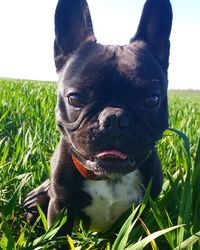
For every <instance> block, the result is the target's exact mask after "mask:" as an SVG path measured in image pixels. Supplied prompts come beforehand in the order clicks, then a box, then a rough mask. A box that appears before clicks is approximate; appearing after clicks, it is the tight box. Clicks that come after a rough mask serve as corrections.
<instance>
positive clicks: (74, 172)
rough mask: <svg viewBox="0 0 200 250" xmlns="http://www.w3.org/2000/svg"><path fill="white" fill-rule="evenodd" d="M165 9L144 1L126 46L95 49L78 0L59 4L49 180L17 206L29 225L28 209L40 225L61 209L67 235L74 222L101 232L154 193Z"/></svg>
mask: <svg viewBox="0 0 200 250" xmlns="http://www.w3.org/2000/svg"><path fill="white" fill-rule="evenodd" d="M171 24H172V9H171V5H170V2H169V0H147V1H146V3H145V6H144V9H143V13H142V17H141V20H140V23H139V27H138V30H137V32H136V35H135V36H134V37H133V38H132V39H131V41H130V43H129V45H125V46H105V45H101V44H99V43H97V42H96V38H95V36H94V33H93V28H92V21H91V17H90V12H89V9H88V5H87V3H86V1H85V0H59V1H58V5H57V8H56V12H55V44H54V53H55V54H54V55H55V65H56V69H57V73H58V78H59V80H58V100H57V108H56V121H57V125H58V127H59V128H60V130H61V132H62V138H61V141H60V143H59V145H58V147H57V149H56V150H55V153H54V155H53V157H52V161H51V177H50V180H47V181H46V182H44V183H43V184H42V185H41V186H40V187H38V188H37V189H35V190H33V191H32V192H31V193H30V194H29V195H28V196H27V198H26V200H25V205H24V207H25V209H26V211H27V214H26V217H27V220H28V221H29V222H30V223H31V222H33V221H34V220H35V219H36V217H37V216H38V214H37V208H36V203H39V205H40V206H41V207H42V208H43V209H44V210H45V209H46V212H47V216H48V224H49V226H51V225H52V223H53V222H54V219H55V217H56V216H57V214H58V213H59V211H61V210H62V209H63V208H67V209H68V220H67V223H66V224H65V225H64V226H63V228H62V229H61V231H60V235H66V234H70V233H71V231H72V227H73V225H74V220H75V217H76V215H79V216H80V217H82V218H85V219H86V221H87V225H88V227H89V228H92V229H93V230H96V231H104V230H106V229H108V228H109V227H110V226H111V225H112V224H113V222H114V221H116V219H117V218H119V217H120V216H121V215H122V213H123V212H125V211H126V210H127V209H128V208H129V207H130V206H131V204H133V203H135V204H138V203H140V202H141V201H142V199H143V196H144V192H145V187H147V185H148V183H149V182H150V180H152V188H151V196H152V197H156V196H157V195H158V194H159V193H160V191H161V187H162V181H163V177H162V171H161V164H160V160H159V157H158V155H157V152H156V149H155V143H156V141H158V139H160V138H161V136H162V134H163V131H164V130H166V129H167V128H168V107H167V85H168V80H167V69H168V64H169V63H168V60H169V50H170V42H169V36H170V31H171Z"/></svg>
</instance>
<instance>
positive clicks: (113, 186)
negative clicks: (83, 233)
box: [82, 170, 143, 231]
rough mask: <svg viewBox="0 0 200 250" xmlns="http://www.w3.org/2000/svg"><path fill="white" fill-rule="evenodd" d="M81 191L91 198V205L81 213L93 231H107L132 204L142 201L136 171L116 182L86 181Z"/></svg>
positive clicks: (137, 172)
mask: <svg viewBox="0 0 200 250" xmlns="http://www.w3.org/2000/svg"><path fill="white" fill-rule="evenodd" d="M83 189H84V191H85V192H86V193H88V194H89V195H90V196H91V199H92V203H91V204H90V205H89V206H88V207H86V208H84V209H83V210H82V212H84V213H85V214H86V215H87V216H88V217H89V218H90V222H91V224H90V229H91V230H95V231H104V230H107V229H109V227H110V226H112V224H113V223H114V222H115V221H116V220H117V219H118V218H119V217H120V216H121V215H122V214H123V213H124V212H125V211H126V210H127V209H128V208H129V207H130V206H131V205H132V204H138V203H140V202H141V201H142V199H143V191H142V180H141V176H140V173H139V171H137V170H136V171H134V172H132V173H130V174H128V175H125V176H123V177H122V178H121V179H120V180H117V181H114V180H112V181H107V180H102V181H92V180H86V181H85V182H84V188H83Z"/></svg>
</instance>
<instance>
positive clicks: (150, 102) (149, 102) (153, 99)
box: [145, 95, 160, 108]
mask: <svg viewBox="0 0 200 250" xmlns="http://www.w3.org/2000/svg"><path fill="white" fill-rule="evenodd" d="M159 100H160V98H159V96H157V95H154V96H150V97H148V98H146V99H145V105H146V106H147V107H148V108H153V107H155V106H156V105H157V104H158V103H159Z"/></svg>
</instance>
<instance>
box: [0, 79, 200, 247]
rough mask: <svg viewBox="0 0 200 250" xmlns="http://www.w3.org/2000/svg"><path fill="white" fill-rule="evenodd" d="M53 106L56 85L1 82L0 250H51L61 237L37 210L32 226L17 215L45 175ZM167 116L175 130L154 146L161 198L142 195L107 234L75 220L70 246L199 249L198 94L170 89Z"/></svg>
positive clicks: (54, 137) (53, 138) (53, 134)
mask: <svg viewBox="0 0 200 250" xmlns="http://www.w3.org/2000/svg"><path fill="white" fill-rule="evenodd" d="M55 103H56V85H55V84H54V83H44V82H36V81H17V80H3V79H1V80H0V249H3V250H4V249H6V250H7V249H23V250H33V249H53V247H54V246H55V245H59V244H60V241H61V240H63V239H58V240H56V241H55V240H54V239H53V236H54V235H55V233H56V231H57V229H58V228H59V226H60V225H59V222H60V219H59V218H58V220H57V222H56V224H55V225H54V227H53V228H51V229H49V230H48V229H47V228H46V218H45V216H44V215H43V214H42V212H40V213H41V215H40V218H39V219H38V222H37V223H36V224H35V225H34V226H33V227H30V226H29V225H28V224H27V223H26V222H25V220H24V218H23V211H22V202H23V199H24V197H25V195H26V194H27V193H28V192H29V191H30V190H31V189H32V188H34V187H36V186H37V185H39V184H40V183H41V182H42V181H44V180H45V179H46V178H47V176H49V161H50V157H51V155H52V153H53V151H54V148H55V146H56V144H57V142H58V140H59V132H58V131H57V130H56V125H55V115H54V109H55ZM169 114H170V127H171V128H174V129H176V130H168V131H166V133H165V134H164V136H163V138H162V140H160V142H159V143H158V145H157V147H158V151H159V155H160V157H161V161H162V165H163V172H164V176H165V179H164V185H163V191H162V193H161V195H160V196H159V198H158V199H157V200H156V201H154V202H153V201H152V200H151V198H150V197H149V195H148V191H149V190H147V193H146V197H145V200H144V203H143V204H141V206H139V207H137V208H135V210H132V209H131V210H130V211H128V212H127V213H126V214H125V215H124V216H123V217H122V218H121V219H120V220H119V221H118V222H117V223H116V225H114V226H113V228H111V229H110V230H109V232H106V233H105V234H96V233H92V232H88V231H85V230H84V229H83V227H82V224H81V223H80V225H79V226H77V227H75V228H74V231H73V234H72V239H69V241H70V244H71V248H72V249H73V247H74V245H75V247H76V248H77V249H102V250H104V249H107V250H109V249H112V250H118V249H119V250H123V249H127V250H136V249H161V250H168V249H169V250H170V249H177V250H178V249H187V250H199V249H200V240H199V239H200V192H199V187H200V184H199V183H200V143H199V138H200V92H192V91H189V92H186V91H170V92H169ZM180 131H181V132H180ZM149 188H150V187H149ZM136 212H137V213H136ZM63 213H64V214H66V213H65V212H64V211H63ZM60 216H61V215H60ZM66 216H67V215H65V216H63V217H64V218H63V220H65V219H66ZM125 221H126V222H125ZM61 223H62V222H61ZM177 225H180V226H179V227H176V226H177ZM116 228H119V229H118V230H116ZM162 234H164V235H162ZM161 235H162V236H161ZM158 236H159V237H158ZM64 240H66V239H64ZM147 244H148V245H147Z"/></svg>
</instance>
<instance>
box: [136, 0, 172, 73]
mask: <svg viewBox="0 0 200 250" xmlns="http://www.w3.org/2000/svg"><path fill="white" fill-rule="evenodd" d="M171 25H172V8H171V4H170V1H169V0H147V1H146V3H145V5H144V8H143V12H142V17H141V19H140V23H139V26H138V30H137V32H136V35H135V37H134V38H132V39H131V42H134V41H135V40H143V41H145V42H146V43H147V44H149V45H150V47H151V48H152V49H153V52H154V53H155V55H156V56H157V58H158V60H159V61H160V63H161V65H162V66H163V67H164V69H165V70H167V68H168V64H169V50H170V41H169V36H170V32H171Z"/></svg>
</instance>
